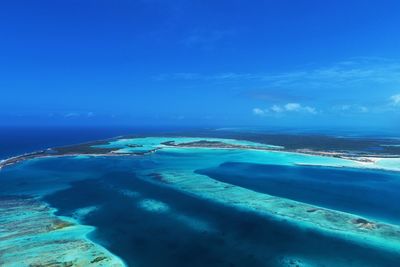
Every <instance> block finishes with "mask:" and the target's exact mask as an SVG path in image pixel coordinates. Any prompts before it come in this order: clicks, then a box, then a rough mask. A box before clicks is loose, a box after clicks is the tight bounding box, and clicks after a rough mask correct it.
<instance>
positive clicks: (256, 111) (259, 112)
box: [253, 108, 265, 116]
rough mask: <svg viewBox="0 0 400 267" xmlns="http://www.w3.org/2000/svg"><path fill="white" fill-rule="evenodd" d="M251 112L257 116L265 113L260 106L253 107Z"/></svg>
mask: <svg viewBox="0 0 400 267" xmlns="http://www.w3.org/2000/svg"><path fill="white" fill-rule="evenodd" d="M253 114H254V115H258V116H263V115H265V111H264V110H262V109H260V108H253Z"/></svg>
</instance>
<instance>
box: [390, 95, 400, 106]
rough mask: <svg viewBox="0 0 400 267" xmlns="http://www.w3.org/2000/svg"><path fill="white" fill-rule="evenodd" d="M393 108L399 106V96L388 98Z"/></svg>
mask: <svg viewBox="0 0 400 267" xmlns="http://www.w3.org/2000/svg"><path fill="white" fill-rule="evenodd" d="M390 100H391V101H392V105H393V106H400V94H397V95H392V96H391V97H390Z"/></svg>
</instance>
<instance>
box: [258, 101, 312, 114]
mask: <svg viewBox="0 0 400 267" xmlns="http://www.w3.org/2000/svg"><path fill="white" fill-rule="evenodd" d="M289 112H292V113H294V112H302V113H308V114H317V110H316V108H314V107H310V106H303V105H301V104H299V103H287V104H284V105H272V106H271V107H269V108H266V109H261V108H254V109H253V114H254V115H258V116H265V115H268V114H280V113H289Z"/></svg>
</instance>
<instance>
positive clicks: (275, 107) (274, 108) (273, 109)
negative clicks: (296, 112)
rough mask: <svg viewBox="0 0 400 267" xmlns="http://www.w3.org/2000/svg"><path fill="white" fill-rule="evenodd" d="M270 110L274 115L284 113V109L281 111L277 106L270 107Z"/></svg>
mask: <svg viewBox="0 0 400 267" xmlns="http://www.w3.org/2000/svg"><path fill="white" fill-rule="evenodd" d="M271 110H272V111H273V112H276V113H280V112H283V111H284V109H283V108H282V107H280V106H278V105H273V106H272V107H271Z"/></svg>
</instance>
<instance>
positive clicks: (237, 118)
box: [0, 0, 400, 130]
mask: <svg viewBox="0 0 400 267" xmlns="http://www.w3.org/2000/svg"><path fill="white" fill-rule="evenodd" d="M399 13H400V1H395V0H394V1H390V0H379V1H375V0H369V1H365V0H363V1H358V0H346V1H344V0H335V1H332V0H326V1H319V0H299V1H294V0H291V1H288V0H279V1H277V0H274V1H272V0H270V1H267V0H265V1H261V0H260V1H244V0H242V1H237V0H229V1H225V0H218V1H215V0H212V1H208V0H202V1H197V0H192V1H185V0H171V1H163V0H136V1H135V0H129V1H128V0H119V1H110V0H109V1H106V0H102V1H101V0H85V1H82V0H68V1H66V0H58V1H54V0H51V1H42V0H37V1H19V0H13V1H3V2H2V3H1V4H0V25H1V26H0V38H1V39H0V40H1V41H0V123H1V124H2V125H9V124H12V125H106V126H107V125H110V126H111V125H135V126H141V125H143V126H146V125H169V126H174V125H177V126H212V127H241V126H243V127H244V126H257V127H273V126H278V127H289V126H290V127H297V128H302V127H303V128H305V127H314V128H318V127H321V128H323V127H333V128H335V127H336V128H346V127H347V128H351V127H353V128H354V127H355V128H359V129H361V127H369V128H388V129H394V130H395V129H399V128H400V49H399V48H400V33H399V29H400V16H399Z"/></svg>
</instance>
